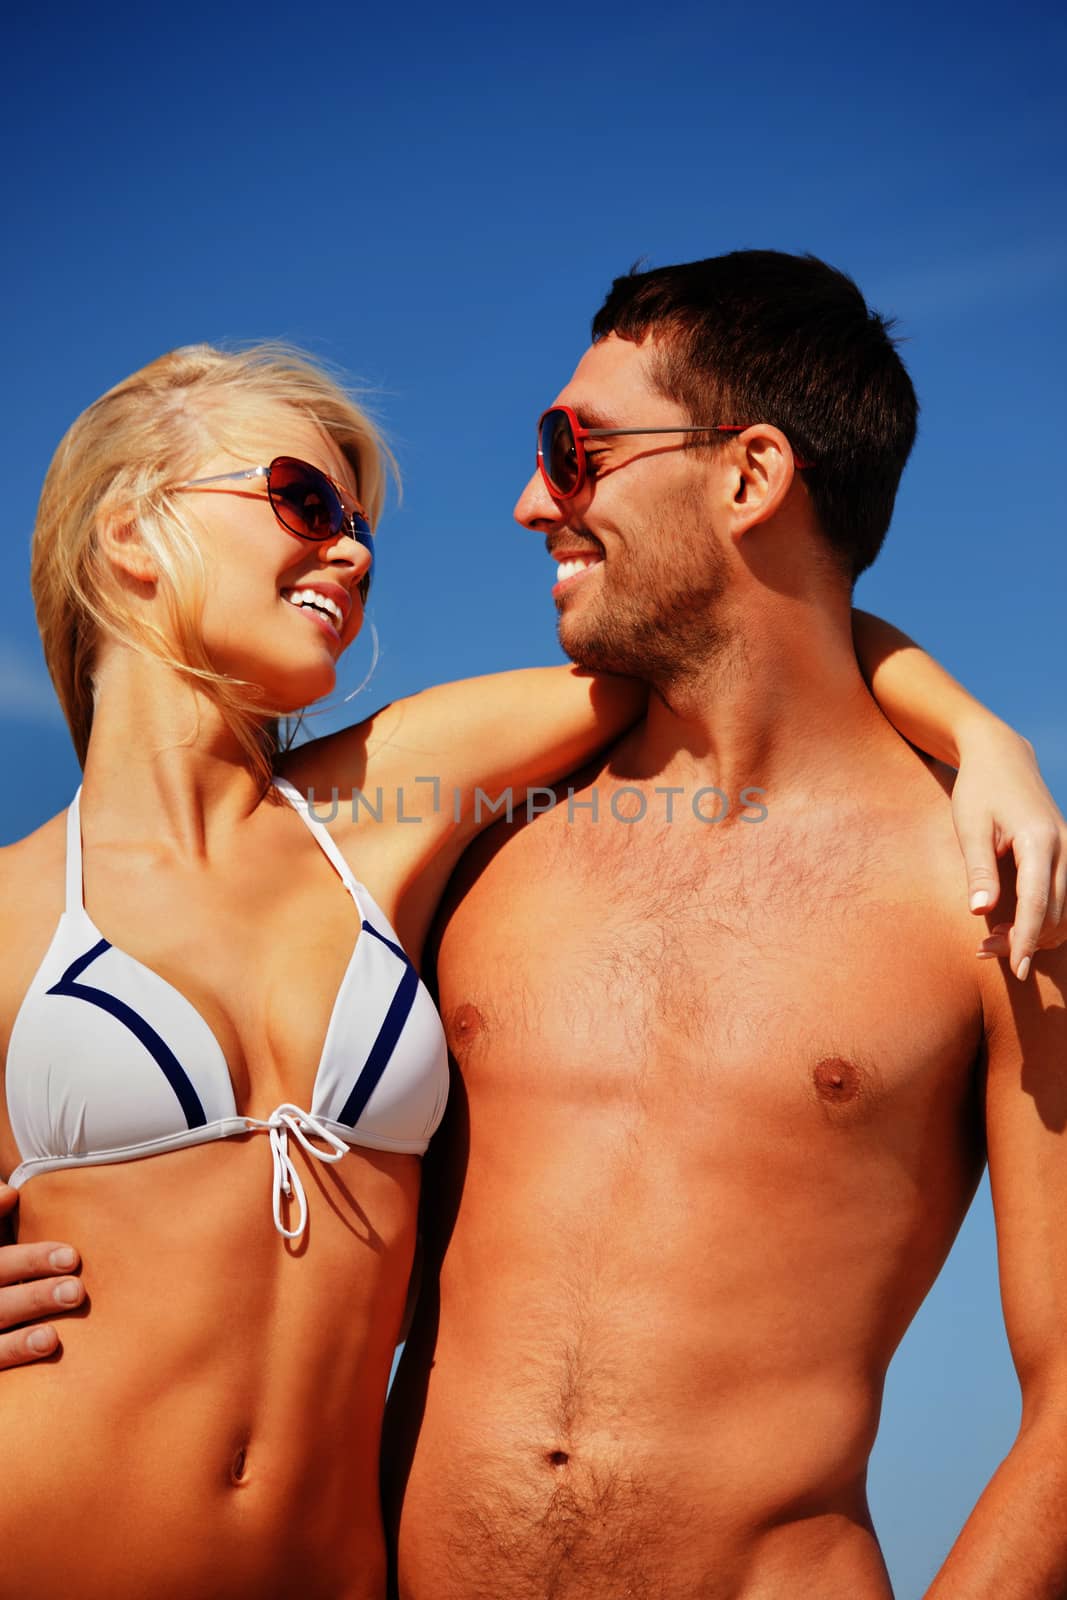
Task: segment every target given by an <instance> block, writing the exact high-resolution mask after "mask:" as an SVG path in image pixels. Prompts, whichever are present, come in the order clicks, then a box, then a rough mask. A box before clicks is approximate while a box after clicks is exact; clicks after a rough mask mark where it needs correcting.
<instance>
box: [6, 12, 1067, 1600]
mask: <svg viewBox="0 0 1067 1600" xmlns="http://www.w3.org/2000/svg"><path fill="white" fill-rule="evenodd" d="M1065 31H1067V29H1065V25H1064V22H1063V20H1062V18H1060V17H1057V16H1056V15H1054V13H1053V10H1052V7H1051V6H1038V5H1027V4H1023V5H1016V6H1015V7H1013V8H1011V9H1010V11H1009V10H1008V9H1007V8H1004V7H1002V6H999V5H997V6H993V5H989V4H983V3H980V4H977V5H974V4H971V5H966V6H964V5H960V4H949V5H940V6H939V5H932V6H931V5H927V6H923V7H919V6H916V5H911V4H907V3H906V4H904V5H894V6H892V7H889V6H880V5H875V6H869V5H868V6H865V7H863V8H859V7H855V8H854V7H846V6H844V5H839V4H831V5H826V6H822V7H816V8H812V7H804V8H796V9H794V10H790V11H786V10H782V9H776V8H775V7H773V6H771V7H761V8H752V7H748V8H740V7H730V8H710V7H707V6H705V5H694V4H684V5H666V6H659V7H652V6H649V5H647V4H644V5H640V6H637V5H631V4H627V3H623V4H617V5H614V6H613V7H611V8H610V10H609V9H607V8H593V7H586V8H574V7H561V8H559V9H558V10H556V11H553V9H552V8H550V7H546V6H544V5H542V6H539V7H535V8H529V9H525V8H524V9H523V11H522V12H521V13H519V14H517V15H515V16H513V15H512V14H511V13H510V12H507V11H504V10H502V9H500V8H498V7H488V6H485V5H481V4H477V3H476V4H471V5H468V6H464V7H433V8H430V7H422V6H420V5H418V4H416V5H408V6H406V7H404V8H377V7H376V8H373V11H372V9H371V8H363V7H351V6H346V7H337V8H333V7H331V6H328V5H323V4H320V3H317V0H309V3H308V4H305V5H304V6H303V7H301V8H300V9H299V11H297V10H296V9H287V8H283V7H281V6H278V5H275V4H270V3H268V4H260V5H257V6H255V7H251V6H242V5H235V6H226V7H213V8H206V7H200V6H198V5H196V4H193V5H190V6H185V7H183V8H181V9H180V10H178V9H176V8H175V9H173V10H171V11H169V12H168V13H167V14H165V15H162V14H161V15H157V16H154V17H153V16H151V15H150V13H149V8H144V7H139V6H133V5H109V4H107V3H103V4H102V5H100V6H98V7H95V8H93V9H92V10H91V11H87V10H85V9H84V8H75V7H72V6H69V5H60V6H58V7H52V8H49V9H48V10H47V12H45V13H43V14H42V16H41V17H38V18H34V19H33V20H30V19H28V17H27V15H26V12H25V11H23V13H22V15H21V17H20V20H19V21H18V22H17V23H15V24H13V25H11V24H9V28H8V32H7V35H6V41H5V43H6V49H7V63H6V66H7V70H6V72H5V90H4V99H3V104H2V106H0V121H2V123H3V125H4V130H5V133H6V135H7V143H8V149H9V152H10V154H9V158H8V163H7V168H6V174H5V178H4V188H5V195H4V200H3V206H4V212H3V214H4V217H5V221H6V223H7V228H6V233H7V237H8V239H9V241H11V244H12V245H13V248H11V247H10V246H9V249H8V251H7V253H6V257H5V264H4V266H3V268H2V280H0V281H2V283H3V288H4V298H3V304H4V306H5V308H6V310H7V324H6V327H5V358H6V389H7V397H8V406H7V407H6V413H7V415H6V421H5V427H4V455H5V458H6V463H7V464H6V471H5V481H6V482H7V484H8V490H9V495H8V501H7V503H6V507H5V510H6V526H5V529H4V535H5V539H6V548H7V550H8V552H9V554H10V555H11V558H12V569H13V570H12V573H11V575H10V579H9V581H8V583H6V584H5V586H4V590H3V594H2V596H0V618H2V625H0V720H2V723H3V737H4V744H5V747H6V749H7V752H8V755H7V765H8V771H9V774H11V776H12V779H13V781H12V782H10V783H8V784H6V785H5V787H4V791H3V793H2V795H0V839H3V840H7V839H11V838H14V837H16V836H17V835H18V834H20V833H22V832H25V831H27V830H28V829H29V828H30V827H32V826H33V825H34V824H35V823H36V822H38V821H39V820H41V819H42V818H43V817H45V816H46V815H49V814H51V813H52V812H54V811H56V810H58V809H59V808H60V807H61V806H62V805H63V804H64V803H65V801H66V799H67V798H68V796H69V793H70V791H71V789H72V787H73V785H74V783H75V782H76V768H75V765H74V762H73V757H72V755H71V753H70V751H69V749H68V746H67V740H66V735H65V731H64V728H63V725H62V722H61V720H60V718H59V715H58V712H56V711H54V710H53V708H52V700H51V693H50V690H49V687H48V684H47V680H46V678H45V676H44V672H43V667H42V665H41V661H40V655H39V650H38V647H37V642H36V632H35V628H34V623H33V615H32V609H31V606H30V603H29V598H28V583H27V573H28V560H27V544H28V535H29V531H30V528H31V527H32V522H33V514H34V505H35V501H36V495H37V492H38V490H39V486H40V482H41V478H42V476H43V474H44V471H45V468H46V466H47V464H48V461H49V458H50V456H51V453H52V451H53V449H54V447H55V445H56V443H57V441H58V439H59V436H60V434H61V433H62V432H63V430H64V429H65V428H66V427H67V425H68V424H69V423H70V421H71V420H72V419H73V418H74V416H75V415H76V414H77V413H78V412H79V411H80V410H81V409H82V408H83V407H84V406H85V405H86V404H87V403H88V402H89V401H90V400H92V399H93V398H94V397H95V396H96V395H97V394H99V393H100V392H101V391H102V390H103V389H105V388H106V387H108V386H109V385H110V384H112V383H114V382H116V381H117V380H118V379H119V378H121V377H123V376H125V375H126V374H127V373H128V372H130V371H131V370H133V369H134V368H135V367H138V366H140V365H142V364H143V363H144V362H145V361H147V360H149V359H151V358H152V357H154V356H156V355H158V354H160V353H161V352H162V351H163V350H165V349H169V348H171V347H173V346H175V345H179V344H183V343H189V342H192V341H195V340H201V339H206V340H212V341H219V340H242V339H249V338H255V337H278V336H281V337H286V338H289V339H293V340H296V341H298V342H300V343H303V344H306V345H307V346H309V347H310V348H311V349H313V350H314V351H316V352H318V353H319V354H320V355H323V356H325V357H327V358H328V359H329V360H331V361H333V362H335V363H339V364H340V365H341V366H343V367H344V368H345V369H347V371H348V372H349V373H351V374H352V375H353V376H354V377H356V378H357V379H359V380H360V381H361V382H362V383H363V384H364V385H366V386H367V387H368V388H369V389H370V390H372V391H373V393H374V404H375V406H376V408H377V410H378V412H379V414H380V415H381V416H382V418H383V420H384V422H385V424H386V427H387V430H388V432H389V435H390V437H391V439H392V441H393V443H394V445H395V447H396V449H397V452H398V454H399V456H400V460H401V464H402V467H403V473H404V481H405V494H404V501H403V505H402V507H400V508H399V509H397V508H395V507H394V508H393V509H392V510H391V511H390V512H389V513H388V515H387V518H386V520H385V523H384V525H383V527H382V530H381V537H380V540H379V544H380V552H379V569H378V572H379V579H378V586H377V592H376V596H375V601H374V606H373V615H374V618H375V621H376V625H377V628H378V630H379V634H380V638H381V645H382V659H381V662H380V664H379V666H378V668H377V671H376V674H375V678H374V681H373V683H372V685H371V687H370V688H369V689H368V690H367V691H366V694H365V695H364V696H363V697H361V698H360V699H359V700H358V701H357V702H356V704H357V706H358V707H359V708H360V710H359V714H361V715H362V714H363V713H364V711H366V710H370V709H371V707H372V706H373V705H374V704H378V703H380V702H381V701H384V700H386V699H389V698H392V697H393V696H395V695H397V694H401V693H405V692H407V691H410V690H412V689H415V688H417V687H419V686H421V685H423V684H425V683H428V682H432V681H435V680H440V679H443V678H449V677H456V676H465V675H468V674H471V673H476V672H484V671H490V670H494V669H500V668H504V667H509V666H519V665H526V664H530V663H533V662H539V661H545V660H553V659H556V658H557V655H558V650H557V647H556V645H555V641H554V635H553V612H552V606H551V601H550V599H549V587H550V581H551V579H550V572H551V568H550V565H549V563H548V562H547V560H546V559H545V556H544V551H543V548H542V547H541V545H540V542H539V541H538V540H537V539H535V538H532V537H531V536H530V535H529V534H526V533H524V532H522V531H521V530H519V529H518V528H517V527H516V526H515V525H514V524H513V523H512V522H511V520H510V511H511V507H512V504H513V502H514V499H515V497H516V494H517V492H518V490H519V488H520V487H521V485H522V483H523V481H524V479H525V477H526V475H527V473H528V472H529V470H530V466H531V460H532V453H533V422H534V419H535V417H536V415H537V413H538V411H539V410H540V409H541V408H542V406H544V405H545V404H546V403H547V402H548V401H550V400H551V399H552V398H553V396H554V395H555V393H556V391H557V390H558V389H559V388H560V387H561V386H562V384H563V383H564V381H565V380H566V378H567V376H568V375H569V373H570V371H571V369H572V367H573V365H574V363H575V361H576V359H577V357H578V356H579V354H580V353H581V351H582V349H583V348H584V346H585V344H586V342H587V338H588V327H589V319H590V317H591V315H592V313H593V311H594V310H595V309H596V307H597V305H598V304H599V302H600V299H601V298H602V296H603V294H604V292H605V290H606V289H607V287H608V286H609V284H610V281H611V279H612V278H613V277H614V276H615V275H616V274H617V273H619V272H623V271H625V270H626V269H627V268H628V267H629V266H630V265H631V264H632V263H633V262H634V261H635V260H637V259H638V258H647V260H648V261H649V263H650V264H660V263H665V262H669V261H675V260H684V259H687V258H692V257H696V256H703V255H710V254H715V253H717V252H719V251H723V250H728V249H734V248H738V247H743V246H760V247H775V248H782V249H790V250H810V251H813V252H814V253H815V254H817V255H820V256H823V257H824V258H826V259H827V260H829V261H831V262H833V263H834V264H835V265H836V266H839V267H842V268H844V269H845V270H846V271H849V272H851V273H852V274H853V275H854V276H855V277H856V279H857V280H858V282H859V283H860V284H861V286H862V287H863V288H864V290H865V292H866V293H867V295H868V298H869V299H870V300H871V302H872V303H873V304H874V305H875V306H877V307H878V309H879V310H881V311H883V312H887V313H892V314H894V315H895V316H896V317H898V319H899V331H900V332H901V334H902V335H903V336H904V338H905V339H906V341H907V342H906V344H905V345H904V354H905V359H906V360H907V362H908V364H909V367H910V369H911V371H912V374H913V377H914V378H915V381H916V385H917V387H918V390H919V394H920V399H921V401H922V404H923V416H922V424H921V433H920V439H919V443H918V445H917V448H916V452H915V455H914V457H913V459H912V462H911V464H910V465H909V468H908V470H907V473H906V475H905V480H904V484H903V487H902V491H901V495H900V498H899V500H898V510H897V515H896V519H895V522H894V527H893V530H892V532H891V535H890V538H889V541H888V543H887V546H886V549H885V552H884V554H883V556H882V557H881V559H880V561H879V562H878V564H877V566H876V567H875V568H874V570H873V571H872V572H871V573H870V574H868V575H867V576H866V577H865V578H864V579H863V581H862V583H861V585H860V589H859V593H858V598H859V601H860V603H861V604H864V605H866V606H868V607H869V608H871V609H873V610H877V611H881V612H882V613H883V614H885V615H887V616H889V617H890V618H892V620H894V621H895V622H897V623H899V624H900V625H901V626H903V627H905V628H907V629H908V630H909V631H911V632H913V633H915V634H916V635H917V636H918V637H919V638H920V639H921V640H922V641H923V642H924V643H926V644H927V645H928V646H929V647H930V648H932V649H933V650H934V651H935V653H937V654H938V655H939V656H940V657H941V659H942V660H943V661H945V663H946V664H947V665H948V666H950V667H951V668H952V670H953V671H955V672H957V673H958V674H959V675H960V676H961V677H963V679H964V680H965V681H966V682H967V683H968V684H969V685H970V686H971V687H972V688H973V689H974V690H975V691H976V692H978V693H979V694H981V695H982V696H983V698H985V699H986V700H987V701H988V702H989V703H990V704H991V705H993V706H994V707H995V708H996V709H997V710H998V711H999V712H1001V713H1002V714H1003V715H1005V716H1007V717H1008V718H1010V719H1011V720H1012V721H1014V722H1015V723H1016V725H1017V726H1019V727H1021V728H1023V729H1024V730H1025V731H1026V732H1027V733H1028V734H1030V736H1031V737H1032V738H1033V739H1034V740H1035V743H1036V744H1037V745H1038V749H1039V753H1040V755H1041V757H1042V760H1043V765H1044V767H1045V770H1046V774H1047V776H1048V778H1049V781H1050V783H1051V784H1052V785H1053V787H1054V789H1055V790H1056V792H1057V794H1058V797H1059V799H1060V801H1061V804H1063V803H1067V715H1065V713H1064V708H1063V692H1062V618H1063V609H1064V597H1065V593H1067V584H1065V579H1067V553H1065V544H1064V520H1065V519H1064V510H1065V504H1064V502H1065V490H1064V483H1063V477H1062V473H1061V472H1060V471H1059V470H1058V468H1057V465H1056V463H1057V462H1058V461H1059V460H1060V459H1062V433H1063V427H1064V420H1065V419H1064V406H1063V395H1062V390H1063V385H1062V381H1061V373H1060V368H1061V364H1062V361H1063V352H1064V349H1065V342H1064V333H1065V328H1064V310H1063V293H1062V286H1063V281H1064V276H1065V268H1067V222H1065V220H1064V219H1065V216H1067V212H1065V210H1064V204H1063V202H1064V192H1063V190H1064V180H1063V176H1062V174H1063V171H1064V124H1063V114H1062V109H1061V100H1062V95H1061V83H1060V81H1059V77H1060V72H1059V67H1058V65H1057V64H1058V63H1062V60H1063V46H1064V35H1065ZM360 651H363V653H362V654H360ZM368 660H369V650H368V649H365V648H364V646H363V645H362V644H361V645H360V646H359V647H357V651H356V652H355V654H354V655H353V657H352V659H351V661H350V663H349V665H348V667H347V669H346V670H347V680H346V683H345V686H344V687H345V688H346V689H347V688H349V687H355V685H356V684H357V683H358V682H359V680H360V678H361V677H362V675H363V672H364V671H365V669H366V666H367V663H368ZM339 720H340V717H339V716H338V715H337V714H334V715H333V716H332V719H331V718H330V717H329V716H327V717H325V718H324V719H323V720H322V724H321V725H322V726H333V725H335V724H336V723H337V722H338V721H339ZM1016 1419H1017V1398H1016V1389H1015V1384H1014V1378H1013V1375H1012V1371H1011V1367H1010V1361H1009V1358H1008V1355H1007V1352H1006V1348H1005V1344H1004V1338H1003V1332H1002V1328H1001V1323H1000V1315H999V1310H998V1305H997V1294H996V1278H995V1261H994V1249H993V1240H992V1231H991V1223H990V1219H989V1211H988V1203H987V1200H986V1198H985V1192H984V1190H983V1192H982V1194H981V1195H980V1197H979V1201H978V1202H977V1203H976V1207H975V1210H974V1212H973V1214H972V1217H971V1219H970V1220H969V1222H968V1224H967V1226H966V1228H965V1231H964V1234H963V1235H962V1237H961V1239H960V1242H959V1245H958V1246H957V1249H956V1251H955V1253H954V1255H953V1258H952V1260H951V1261H950V1263H949V1265H948V1267H947V1268H946V1270H945V1272H944V1274H943V1275H942V1278H941V1279H940V1281H939V1283H938V1285H937V1287H936V1288H935V1290H934V1292H933V1294H932V1295H931V1297H930V1300H929V1302H928V1303H927V1305H926V1307H925V1308H924V1310H923V1312H922V1313H921V1315H920V1317H919V1319H918V1321H917V1323H916V1325H915V1327H914V1328H913V1330H912V1332H911V1333H910V1334H909V1336H908V1339H907V1340H906V1342H905V1345H904V1347H903V1348H902V1350H901V1352H900V1355H899V1356H898V1358H897V1361H896V1362H895V1364H894V1367H893V1370H892V1372H891V1374H890V1380H889V1384H888V1388H887V1395H886V1411H885V1421H884V1424H883V1430H882V1436H881V1439H880V1441H879V1444H878V1447H877V1450H876V1454H875V1460H874V1467H873V1471H872V1490H871V1493H872V1503H873V1507H874V1511H875V1515H876V1520H877V1521H878V1524H879V1527H880V1531H881V1533H882V1536H883V1540H884V1543H885V1547H886V1551H887V1555H888V1558H889V1561H890V1566H891V1570H892V1572H893V1575H894V1579H895V1582H896V1584H897V1589H898V1596H899V1600H911V1597H913V1596H918V1595H919V1594H920V1593H921V1591H922V1587H923V1585H924V1583H925V1582H926V1581H928V1580H929V1578H930V1576H931V1574H932V1572H933V1570H934V1568H935V1567H936V1564H937V1561H938V1559H939V1558H940V1557H941V1556H942V1555H943V1554H944V1552H945V1550H946V1549H947V1547H948V1545H949V1543H950V1542H951V1539H952V1538H953V1537H954V1535H955V1532H956V1530H957V1528H958V1526H959V1524H960V1522H961V1521H962V1519H963V1517H964V1516H965V1515H966V1512H967V1510H968V1508H969V1506H970V1504H971V1503H972V1502H973V1500H974V1498H975V1497H976V1495H977V1494H978V1492H979V1491H980V1489H981V1486H982V1484H983V1483H984V1482H985V1480H986V1479H987V1477H988V1476H989V1474H990V1472H991V1471H992V1470H993V1468H994V1466H995V1465H996V1462H997V1460H998V1459H999V1456H1000V1454H1001V1453H1002V1452H1003V1451H1004V1450H1005V1449H1006V1448H1007V1447H1008V1445H1009V1443H1010V1441H1011V1438H1012V1435H1013V1432H1014V1428H1015V1424H1016Z"/></svg>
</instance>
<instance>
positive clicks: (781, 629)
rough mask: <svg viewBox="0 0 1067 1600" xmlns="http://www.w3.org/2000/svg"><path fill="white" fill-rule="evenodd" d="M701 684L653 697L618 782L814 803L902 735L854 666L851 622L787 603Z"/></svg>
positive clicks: (713, 663)
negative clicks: (820, 791)
mask: <svg viewBox="0 0 1067 1600" xmlns="http://www.w3.org/2000/svg"><path fill="white" fill-rule="evenodd" d="M756 620H757V621H758V624H759V625H758V626H757V625H755V623H754V622H753V620H752V619H750V620H749V625H748V626H747V627H746V630H745V633H744V635H743V636H737V637H735V638H734V639H733V640H732V641H731V642H730V643H728V644H727V645H725V646H724V648H723V649H722V650H721V651H720V652H719V653H718V654H717V655H716V656H715V657H714V659H712V660H709V661H708V663H707V664H706V666H705V667H704V668H703V669H702V670H701V671H699V672H697V673H691V674H689V675H688V676H687V677H686V678H685V679H684V680H683V681H675V682H672V683H669V684H664V685H661V686H659V687H658V688H657V687H654V688H653V690H652V693H651V695H650V697H649V705H648V712H647V715H646V717H645V719H644V720H643V722H641V723H640V724H638V726H637V727H636V728H635V729H634V730H633V732H632V733H631V734H630V735H629V736H628V737H627V738H626V739H625V740H624V741H623V742H622V744H621V745H620V746H618V748H617V749H616V751H615V752H614V753H613V757H612V763H611V766H612V770H613V772H614V773H616V774H617V775H619V776H620V777H622V776H623V775H626V776H627V777H629V778H630V779H633V780H640V779H650V778H652V777H658V778H662V779H672V780H674V781H678V782H686V783H694V782H696V783H708V784H715V785H716V786H717V787H719V788H720V789H723V790H724V791H726V792H727V793H730V794H737V793H740V791H741V790H742V789H744V788H746V787H750V786H755V787H760V788H763V789H768V790H769V789H772V788H773V789H774V790H775V791H776V792H777V793H778V794H779V795H782V796H784V795H786V794H788V793H790V792H796V793H797V794H798V795H804V794H810V793H811V792H812V790H813V789H815V788H817V787H819V786H820V785H825V784H827V783H829V784H832V783H833V781H834V774H835V773H842V774H843V773H844V772H845V771H846V770H847V769H848V768H850V767H851V766H852V765H853V763H854V762H855V759H856V755H857V752H858V750H859V748H860V746H861V745H864V744H866V745H869V744H870V743H871V742H877V741H884V742H885V743H886V745H887V747H888V746H889V745H890V744H891V743H892V741H893V740H894V739H895V737H896V736H895V735H894V734H893V733H892V730H891V729H890V727H889V724H888V723H887V722H886V721H885V718H884V717H883V716H882V714H881V712H880V711H879V709H878V707H877V705H876V704H875V702H874V700H873V699H872V698H871V695H870V692H869V690H868V689H867V686H866V684H865V683H864V681H863V677H862V675H861V673H860V670H859V665H858V663H857V661H856V655H855V650H854V648H853V643H852V630H851V610H850V608H849V607H847V606H842V607H841V608H838V609H837V610H834V611H828V610H827V609H826V608H825V606H823V605H819V606H816V605H810V604H804V603H803V602H801V601H798V600H795V599H788V600H781V601H779V602H777V603H775V604H773V605H771V606H769V607H767V608H766V609H765V611H764V612H763V614H762V615H761V616H760V617H759V618H758V619H756Z"/></svg>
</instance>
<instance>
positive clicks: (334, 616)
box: [282, 589, 345, 633]
mask: <svg viewBox="0 0 1067 1600" xmlns="http://www.w3.org/2000/svg"><path fill="white" fill-rule="evenodd" d="M282 599H283V600H288V602H289V604H290V605H291V606H296V608H297V610H298V611H302V610H303V609H304V608H305V607H310V609H311V610H312V611H321V612H322V614H323V616H324V617H327V618H328V619H329V621H330V622H332V623H333V625H334V627H335V628H336V629H337V631H338V633H340V631H341V629H342V627H343V626H344V620H345V619H344V617H343V615H342V613H341V607H340V606H339V605H338V604H337V601H336V600H331V599H329V598H328V596H326V595H324V594H318V593H316V591H315V590H314V589H286V590H284V591H283V593H282Z"/></svg>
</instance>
